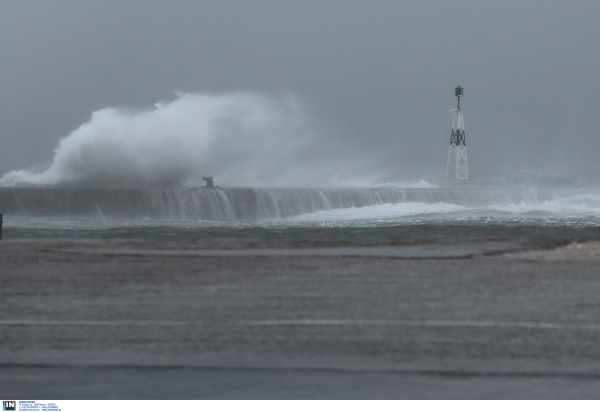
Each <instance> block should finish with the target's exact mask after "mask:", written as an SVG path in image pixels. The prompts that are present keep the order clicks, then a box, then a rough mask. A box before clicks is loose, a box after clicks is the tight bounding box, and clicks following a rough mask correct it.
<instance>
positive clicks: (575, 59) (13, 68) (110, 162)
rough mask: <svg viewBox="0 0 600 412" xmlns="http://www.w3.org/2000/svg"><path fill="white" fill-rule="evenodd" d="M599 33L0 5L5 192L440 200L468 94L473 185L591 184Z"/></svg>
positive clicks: (460, 15)
mask: <svg viewBox="0 0 600 412" xmlns="http://www.w3.org/2000/svg"><path fill="white" fill-rule="evenodd" d="M598 21H600V3H599V2H595V1H569V2H567V1H503V2H480V1H387V0H379V1H356V0H319V1H312V0H301V1H300V0H298V1H291V0H290V1H281V0H276V1H266V0H253V1H245V0H243V1H234V0H219V1H201V2H196V1H169V2H165V1H160V2H158V1H148V0H143V1H85V2H82V1H19V0H3V1H2V2H1V3H0V62H1V64H0V142H1V143H2V144H1V147H0V176H2V175H4V178H3V181H2V182H3V183H4V184H18V182H25V183H28V184H37V183H40V182H45V183H48V184H54V183H57V182H59V183H60V182H61V179H63V180H62V181H64V182H74V181H79V182H80V184H86V182H89V184H95V183H98V182H101V183H102V184H113V183H115V182H119V181H120V180H121V176H120V175H119V171H122V173H123V174H126V175H129V176H133V177H132V180H131V184H177V185H178V184H195V182H196V181H197V179H198V178H199V177H200V176H201V175H202V174H204V173H206V174H208V173H210V174H214V175H215V178H216V179H217V181H218V179H219V176H221V177H222V178H223V180H224V181H225V182H229V183H230V184H235V185H243V184H244V183H245V182H246V183H247V184H252V185H273V184H274V185H288V184H289V185H315V184H319V182H322V183H323V184H327V183H328V184H336V183H339V184H344V182H345V180H347V181H349V182H354V181H359V180H360V178H361V176H362V177H365V179H367V181H368V183H372V184H376V183H394V182H407V181H418V180H420V179H425V180H427V181H428V182H432V183H434V184H436V183H440V182H441V181H442V180H443V176H444V173H445V167H446V157H447V151H448V143H449V137H450V126H451V120H452V115H451V113H450V112H449V109H451V108H452V107H454V105H455V100H454V96H453V90H454V87H455V86H457V85H458V84H460V85H461V86H463V87H464V90H465V96H464V98H463V100H462V101H461V106H462V108H463V109H464V112H465V126H466V127H465V128H466V131H467V147H468V150H469V168H470V174H471V177H472V178H474V180H475V181H477V179H482V180H481V181H485V180H486V179H487V181H488V182H491V181H495V180H498V179H502V178H505V180H506V181H510V179H511V176H515V174H517V175H518V174H521V175H532V176H542V177H544V178H545V179H550V180H552V179H554V181H566V182H579V183H580V184H596V181H597V180H598V179H597V176H598V175H600V162H598V161H597V158H598V155H599V154H600V138H599V136H598V134H599V131H600V115H599V113H598V112H599V104H598V100H599V96H600V82H598V77H599V73H600V50H599V49H600V42H598V40H597V39H598V38H600V26H599V25H598V24H597V22H598ZM174 92H179V94H175V93H174ZM236 96H237V97H236ZM238 98H239V99H240V100H235V99H238ZM182 99H183V100H182ZM224 101H225V102H227V104H225V106H223V104H224V103H223V102H224ZM190 102H192V103H190ZM193 102H196V103H193ZM198 102H201V103H198ZM207 102H208V103H207ZM290 102H293V103H290ZM157 103H158V104H157ZM194 104H196V105H195V106H194ZM180 106H181V107H184V109H182V110H183V111H182V112H181V113H185V114H187V116H188V119H187V120H186V119H183V120H182V119H181V118H179V117H178V116H179V114H177V115H173V116H166V115H164V116H163V114H164V113H166V111H165V110H166V109H165V108H177V107H180ZM240 108H242V109H240ZM161 116H162V117H161ZM253 116H254V117H253ZM256 116H258V117H256ZM163 118H164V121H165V122H167V123H160V122H159V123H156V122H157V121H159V120H160V119H163ZM144 119H148V123H143V121H144ZM157 119H159V120H157ZM199 119H200V120H199ZM261 122H263V123H261ZM256 124H258V125H259V126H256ZM196 131H197V132H196ZM86 139H87V140H86ZM161 139H162V140H161ZM194 139H196V140H194ZM190 141H192V142H190ZM161 154H164V156H162V155H161ZM165 159H166V160H165ZM88 166H89V167H88ZM94 171H95V172H94ZM240 176H242V177H241V178H240ZM244 176H247V180H245V181H244V178H243V177H244ZM44 179H45V180H44ZM53 179H54V180H53ZM86 179H87V180H86ZM94 182H95V183H94Z"/></svg>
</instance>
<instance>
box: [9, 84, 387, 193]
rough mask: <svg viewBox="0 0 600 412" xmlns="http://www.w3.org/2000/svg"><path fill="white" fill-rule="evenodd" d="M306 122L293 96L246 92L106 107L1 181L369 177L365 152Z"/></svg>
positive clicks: (248, 182)
mask: <svg viewBox="0 0 600 412" xmlns="http://www.w3.org/2000/svg"><path fill="white" fill-rule="evenodd" d="M314 123H315V121H314V120H313V119H312V116H310V115H309V114H307V111H306V110H305V109H304V106H303V105H302V104H301V102H300V101H299V99H297V98H295V97H293V96H283V97H279V98H275V97H269V96H265V95H260V94H254V93H235V94H226V95H199V94H179V95H178V97H177V98H176V99H175V100H173V101H171V102H165V103H158V104H156V106H155V107H154V108H153V109H151V110H138V111H134V110H126V109H116V108H106V109H103V110H98V111H96V112H94V113H93V114H92V116H91V119H90V121H89V122H88V123H85V124H83V125H81V126H80V127H79V128H77V129H76V130H75V131H73V132H72V133H71V134H69V135H68V136H66V137H64V138H63V139H62V140H60V142H59V143H58V147H57V148H56V149H55V151H54V158H53V161H52V164H51V166H50V167H49V168H48V169H47V170H45V171H42V172H39V173H38V172H33V171H31V170H27V169H25V170H17V171H12V172H9V173H6V174H5V175H4V176H3V177H2V178H1V179H0V186H4V187H19V186H21V187H23V186H25V187H27V186H30V187H31V186H38V187H39V186H68V187H157V186H163V187H164V186H167V187H178V186H200V185H202V184H203V182H202V177H204V176H214V177H215V181H216V183H217V184H221V185H225V186H230V187H231V186H233V187H253V186H254V187H255V186H260V187H314V186H318V185H324V184H327V183H333V184H339V183H340V176H343V179H344V180H347V181H356V180H357V179H361V180H362V181H368V179H369V177H373V175H374V173H375V172H374V170H375V169H376V168H374V167H370V166H371V165H370V164H369V160H368V159H365V158H362V159H354V158H352V157H351V156H353V155H352V154H350V153H346V152H345V151H344V150H343V147H335V144H334V143H333V142H332V143H331V144H330V143H328V140H327V139H326V137H324V136H319V135H318V134H317V132H316V130H317V129H319V127H316V126H315V124H314Z"/></svg>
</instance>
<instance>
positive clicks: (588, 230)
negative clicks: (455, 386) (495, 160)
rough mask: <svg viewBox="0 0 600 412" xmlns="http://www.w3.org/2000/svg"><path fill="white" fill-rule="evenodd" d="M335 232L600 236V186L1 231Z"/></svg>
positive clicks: (90, 220)
mask: <svg viewBox="0 0 600 412" xmlns="http://www.w3.org/2000/svg"><path fill="white" fill-rule="evenodd" d="M223 236H232V237H233V236H235V237H244V236H248V237H265V236H281V237H312V236H322V237H337V236H391V237H407V236H434V237H447V236H503V237H504V236H542V237H545V236H559V237H562V236H565V237H600V193H599V192H595V191H580V192H578V193H573V192H571V193H565V194H562V195H561V194H559V195H558V196H556V198H555V199H553V200H550V201H544V202H541V203H538V204H529V203H524V202H523V203H509V204H502V205H489V206H485V207H472V206H462V205H457V204H450V203H443V202H438V203H420V202H402V203H386V204H378V205H371V206H364V207H348V208H337V209H330V210H319V211H316V212H312V213H304V214H300V215H298V216H295V217H290V218H277V219H262V220H261V219H259V220H210V219H208V220H207V219H194V218H168V219H165V218H148V217H141V218H107V217H104V216H102V215H100V214H98V215H97V216H87V217H39V216H37V217H36V216H11V215H5V216H4V227H3V237H4V238H138V237H223Z"/></svg>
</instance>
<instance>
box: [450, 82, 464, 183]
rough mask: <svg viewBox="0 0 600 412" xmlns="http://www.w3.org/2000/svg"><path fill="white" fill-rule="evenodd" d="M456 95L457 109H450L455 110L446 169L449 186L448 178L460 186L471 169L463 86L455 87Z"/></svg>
mask: <svg viewBox="0 0 600 412" xmlns="http://www.w3.org/2000/svg"><path fill="white" fill-rule="evenodd" d="M454 95H455V96H456V97H457V98H458V105H457V107H456V109H450V111H451V112H454V117H453V119H452V133H451V134H450V149H449V150H448V168H447V169H446V187H448V178H450V181H452V179H455V182H456V183H455V186H456V187H458V181H459V180H468V179H469V169H468V168H467V142H466V141H465V120H464V117H463V112H462V110H460V98H461V97H462V96H463V88H462V87H460V86H458V87H457V88H456V89H454Z"/></svg>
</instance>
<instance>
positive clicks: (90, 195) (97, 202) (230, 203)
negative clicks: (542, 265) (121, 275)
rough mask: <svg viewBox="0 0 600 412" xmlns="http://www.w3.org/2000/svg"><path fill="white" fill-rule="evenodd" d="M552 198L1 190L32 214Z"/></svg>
mask: <svg viewBox="0 0 600 412" xmlns="http://www.w3.org/2000/svg"><path fill="white" fill-rule="evenodd" d="M553 198H554V193H553V192H552V191H551V190H538V189H515V190H487V189H416V188H408V189H402V188H362V189H246V188H231V189H222V188H219V189H202V188H131V189H110V188H97V189H83V188H0V212H2V213H4V214H5V215H30V216H98V215H100V216H105V217H132V218H142V217H149V218H175V219H187V218H196V219H207V220H211V219H216V220H258V219H270V218H287V217H293V216H298V215H301V214H304V213H312V212H316V211H319V210H331V209H339V208H349V207H365V206H374V205H379V204H395V203H404V202H416V203H429V204H435V203H449V204H456V205H462V206H468V207H485V206H489V205H506V204H523V203H524V204H539V203H543V202H546V201H550V200H552V199H553Z"/></svg>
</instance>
